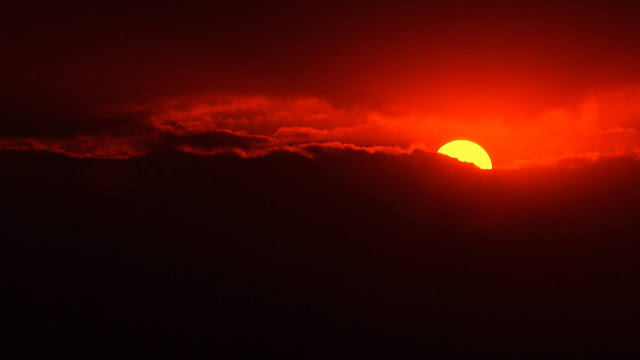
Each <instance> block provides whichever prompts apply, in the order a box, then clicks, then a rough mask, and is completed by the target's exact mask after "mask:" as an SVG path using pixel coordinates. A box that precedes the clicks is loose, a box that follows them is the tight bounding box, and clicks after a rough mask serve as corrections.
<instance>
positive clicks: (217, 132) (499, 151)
mask: <svg viewBox="0 0 640 360" xmlns="http://www.w3.org/2000/svg"><path fill="white" fill-rule="evenodd" d="M86 116H87V120H86V123H88V124H91V122H95V123H98V124H100V127H99V128H96V129H95V130H91V128H90V126H89V127H86V126H85V127H84V128H80V129H79V130H78V131H77V132H76V133H73V134H71V135H66V136H57V137H47V136H43V135H34V136H30V137H29V136H22V137H5V138H3V139H0V148H2V149H10V150H22V151H24V150H32V151H50V152H55V153H63V154H66V155H69V156H72V157H95V158H110V159H127V158H131V157H135V156H140V155H143V154H146V153H148V152H149V151H152V150H154V149H158V148H170V149H175V150H180V151H184V152H189V153H193V154H200V155H217V154H225V153H229V154H236V155H238V156H241V157H257V156H265V155H267V154H270V153H272V152H279V151H286V152H295V153H299V154H301V155H303V156H309V157H311V156H312V153H311V152H309V151H308V149H310V148H317V147H326V148H331V149H337V148H343V149H357V150H363V151H368V152H386V153H392V154H400V153H410V152H412V151H413V150H414V149H416V148H420V149H423V150H427V151H435V150H437V149H438V147H439V146H440V145H442V144H443V143H445V142H447V141H450V140H453V139H458V138H466V139H470V140H474V141H476V142H478V143H479V144H481V145H482V146H483V147H485V148H486V149H487V151H488V152H489V154H490V155H491V156H492V158H493V161H494V164H496V165H497V167H502V168H517V167H523V166H532V165H546V164H554V163H558V162H565V163H567V162H568V163H578V162H581V161H584V160H598V159H601V158H610V157H618V156H627V157H636V158H637V157H638V156H639V154H640V132H639V131H640V92H639V91H638V87H637V86H628V87H625V88H618V89H615V90H608V91H594V92H592V93H590V94H588V95H587V96H585V97H584V99H583V100H581V101H580V102H578V103H576V104H574V105H570V106H565V107H558V108H554V109H550V110H548V111H545V112H543V113H541V114H538V115H534V116H531V117H529V118H524V119H516V118H505V117H501V116H495V117H483V118H475V119H474V118H464V119H461V118H453V117H445V116H438V115H437V114H428V113H424V112H423V113H415V112H408V111H398V110H397V109H392V110H385V111H381V110H375V111H374V110H370V109H367V108H366V107H357V106H351V107H338V106H335V105H333V104H331V103H330V102H328V101H326V100H323V99H321V98H316V97H272V96H258V95H252V96H249V95H220V94H218V95H214V96H191V97H186V96H185V97H180V98H169V99H160V100H156V101H152V102H147V103H140V104H134V105H128V106H118V107H110V108H102V109H99V110H94V111H92V112H91V114H90V115H86ZM94 119H95V120H94ZM123 119H126V121H125V120H123ZM110 122H111V123H113V124H115V125H114V126H113V128H109V124H110ZM105 124H106V125H105ZM123 124H125V125H124V126H123Z"/></svg>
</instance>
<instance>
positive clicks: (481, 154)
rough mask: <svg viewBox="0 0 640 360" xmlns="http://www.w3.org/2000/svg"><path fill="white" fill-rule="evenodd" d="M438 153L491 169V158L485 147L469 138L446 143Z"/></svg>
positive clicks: (481, 167) (484, 168)
mask: <svg viewBox="0 0 640 360" xmlns="http://www.w3.org/2000/svg"><path fill="white" fill-rule="evenodd" d="M438 154H443V155H447V156H450V157H452V158H454V159H458V160H459V161H463V162H468V163H472V164H474V165H475V166H477V167H479V168H480V169H483V170H491V169H492V168H493V165H492V164H491V158H490V157H489V154H487V152H486V151H484V149H483V148H482V147H481V146H480V145H478V144H476V143H474V142H472V141H469V140H454V141H451V142H448V143H446V144H444V145H443V146H442V147H441V148H440V149H439V150H438Z"/></svg>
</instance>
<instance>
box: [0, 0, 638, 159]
mask: <svg viewBox="0 0 640 360" xmlns="http://www.w3.org/2000/svg"><path fill="white" fill-rule="evenodd" d="M637 10H638V9H636V8H634V7H631V6H629V5H625V4H612V3H611V2H589V4H584V3H582V2H555V3H554V4H543V5H541V4H538V3H536V2H518V3H517V4H513V3H506V2H505V3H496V2H493V3H487V2H482V3H474V2H468V3H458V4H456V5H444V4H443V5H415V4H413V5H407V4H397V3H394V2H384V1H380V2H373V3H370V2H366V3H361V4H355V3H349V4H328V3H322V4H314V3H307V2H305V3H286V2H276V3H270V4H268V5H266V4H263V5H256V4H251V3H236V2H234V4H233V5H230V4H227V5H224V4H222V5H219V4H197V3H187V4H181V5H180V6H177V5H176V6H173V7H171V6H164V5H158V4H153V3H150V4H135V5H132V4H126V5H120V4H117V3H111V4H109V5H105V6H97V5H89V4H67V5H59V4H56V5H50V6H38V7H34V6H23V7H18V8H14V9H9V11H7V12H6V13H5V14H3V15H2V17H3V19H2V25H1V27H2V28H1V29H0V30H2V33H3V34H4V35H3V41H4V43H5V46H4V47H5V49H6V50H5V51H4V53H5V54H8V55H5V56H4V57H3V59H2V60H1V61H2V64H1V65H2V67H1V68H2V72H3V74H2V78H3V79H4V80H3V83H4V84H3V87H2V93H1V94H0V95H2V97H1V100H0V105H2V106H1V108H2V110H3V111H2V114H0V116H2V119H3V121H2V123H1V124H0V146H1V147H2V148H9V149H25V150H27V149H34V150H48V151H54V152H63V153H67V154H69V155H72V156H81V157H84V156H89V157H107V158H128V157H132V156H137V155H141V154H144V153H146V152H148V151H151V150H153V149H154V148H156V147H158V146H171V147H174V148H178V149H182V150H185V151H192V152H196V153H202V154H213V153H219V152H226V151H233V152H236V153H239V154H242V155H243V156H260V155H262V154H265V153H268V152H270V151H273V150H276V149H277V150H293V151H300V149H301V148H304V147H305V146H309V144H325V143H326V144H328V145H327V146H342V145H346V146H361V147H375V149H376V150H375V151H392V152H406V151H411V149H414V148H421V149H425V150H427V151H435V150H437V148H438V147H439V146H440V145H442V144H443V143H445V142H447V141H449V140H453V139H457V138H466V139H470V140H473V141H476V142H478V143H479V144H481V145H482V146H483V147H484V148H485V149H486V150H487V151H488V152H489V154H490V155H491V157H492V160H493V163H494V165H495V166H496V167H502V168H512V167H522V166H530V165H538V164H553V163H556V162H558V161H563V160H565V159H569V162H570V163H575V162H576V160H577V161H581V160H582V159H598V158H603V157H615V156H630V157H637V156H638V154H639V153H640V151H639V147H640V145H639V144H640V137H639V134H638V131H640V94H639V93H638V87H639V84H640V68H639V67H638V66H637V64H638V60H639V59H640V40H639V39H640V37H638V36H637V34H639V33H640V25H639V24H638V21H637V16H636V14H637ZM372 151H373V150H372Z"/></svg>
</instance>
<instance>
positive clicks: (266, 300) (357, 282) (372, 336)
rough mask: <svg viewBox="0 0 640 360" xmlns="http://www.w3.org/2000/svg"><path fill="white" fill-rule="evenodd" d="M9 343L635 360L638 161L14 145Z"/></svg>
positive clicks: (6, 274)
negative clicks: (102, 154) (509, 163)
mask: <svg viewBox="0 0 640 360" xmlns="http://www.w3.org/2000/svg"><path fill="white" fill-rule="evenodd" d="M0 163H2V169H0V176H1V177H0V191H1V194H0V195H1V199H2V203H1V216H2V233H3V236H2V238H3V240H2V242H1V248H0V264H1V266H2V268H1V270H2V271H1V272H0V274H1V275H0V276H1V278H0V279H1V281H2V289H3V295H2V297H3V303H4V304H5V305H4V306H3V310H2V321H1V326H2V329H3V333H4V334H5V335H3V340H2V343H3V345H2V346H0V352H1V354H0V355H3V356H6V357H7V358H16V357H27V358H31V357H41V358H67V357H82V358H101V357H104V358H114V357H117V358H130V357H134V356H135V357H138V358H153V357H159V356H168V357H173V358H189V357H200V356H202V357H208V358H211V357H212V356H220V357H221V358H258V357H259V358H264V357H267V356H278V357H279V358H296V359H298V358H341V357H351V358H360V357H362V358H371V357H382V358H389V359H393V358H418V357H419V356H422V357H423V358H424V356H429V355H432V356H435V357H434V358H463V357H478V356H493V357H496V358H515V357H517V358H540V356H552V357H554V356H555V357H565V358H566V357H569V358H572V357H594V358H597V357H602V356H605V355H606V357H607V358H616V357H633V356H640V343H639V342H638V341H637V340H638V336H639V335H640V326H639V325H638V324H640V316H639V315H640V305H639V304H640V290H639V287H638V283H639V280H640V225H638V218H639V215H640V210H638V204H640V185H639V184H640V166H639V165H638V164H636V163H634V162H632V161H628V160H612V161H607V162H601V163H597V164H587V165H586V166H584V167H581V168H577V169H568V168H566V167H562V166H560V167H557V168H547V169H531V170H514V171H491V172H483V171H478V170H475V169H473V168H471V167H468V166H464V165H461V164H458V163H457V162H455V161H449V159H445V158H441V157H439V156H435V155H432V154H427V153H419V152H418V153H415V154H414V155H411V156H404V157H397V156H390V155H382V154H378V155H372V154H367V153H359V152H322V151H320V150H318V154H317V158H316V159H313V160H312V159H307V158H303V157H299V156H296V155H291V154H275V155H272V156H269V157H266V158H261V159H236V158H232V157H208V158H207V157H197V156H191V155H186V154H180V153H173V152H155V153H152V154H149V155H147V156H144V157H141V158H136V159H132V160H127V161H108V160H86V159H84V160H83V159H71V158H67V157H63V156H58V155H51V154H42V153H19V152H2V153H0Z"/></svg>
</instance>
